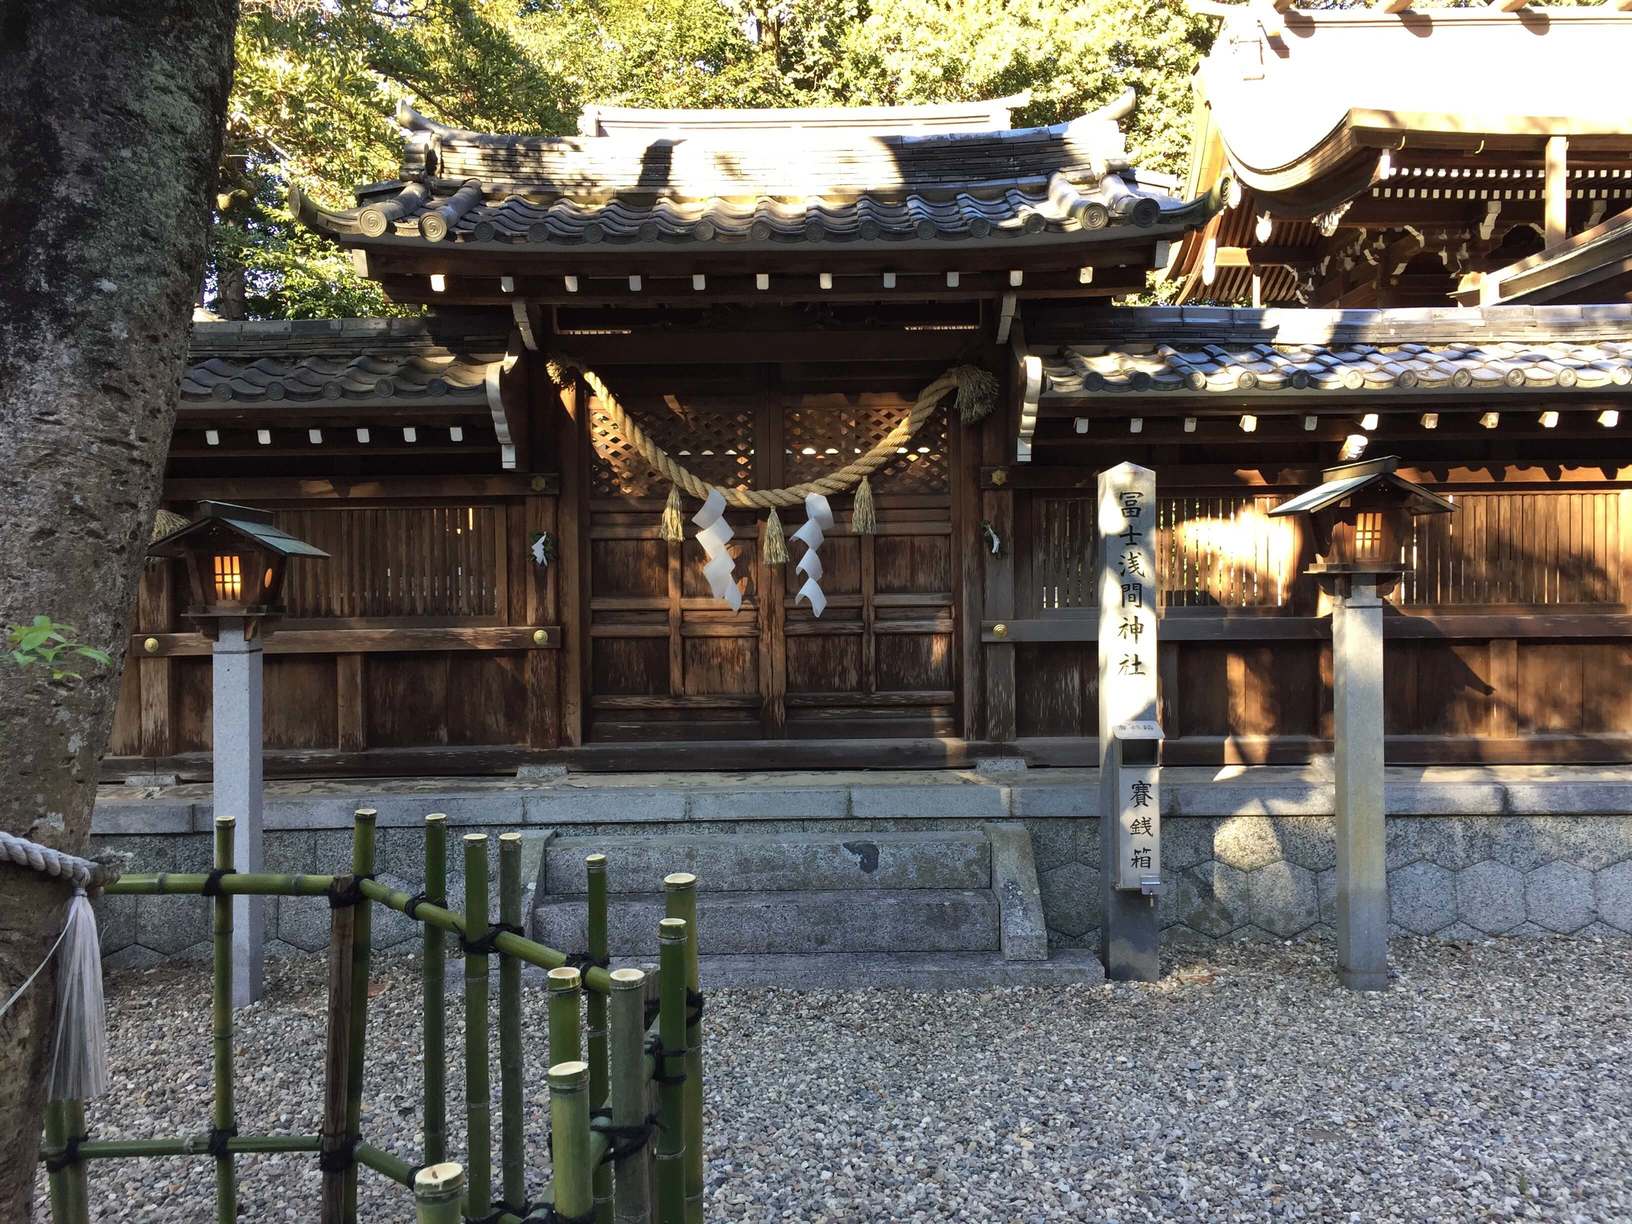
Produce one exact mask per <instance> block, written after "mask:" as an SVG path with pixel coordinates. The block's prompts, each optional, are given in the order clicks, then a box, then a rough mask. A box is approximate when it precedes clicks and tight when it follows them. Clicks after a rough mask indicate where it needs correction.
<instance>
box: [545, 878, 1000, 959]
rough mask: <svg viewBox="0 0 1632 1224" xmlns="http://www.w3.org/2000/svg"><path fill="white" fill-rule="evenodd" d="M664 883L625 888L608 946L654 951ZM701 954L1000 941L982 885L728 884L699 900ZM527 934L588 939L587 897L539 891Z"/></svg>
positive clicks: (578, 945)
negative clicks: (655, 888)
mask: <svg viewBox="0 0 1632 1224" xmlns="http://www.w3.org/2000/svg"><path fill="white" fill-rule="evenodd" d="M663 906H664V899H663V895H662V894H661V893H631V894H625V895H623V896H620V897H617V898H614V900H613V902H612V904H611V907H610V922H609V926H610V942H611V948H612V954H613V955H614V956H643V955H644V956H653V955H655V954H656V952H657V923H658V920H659V919H660V918H662V917H663ZM697 924H698V928H699V938H700V941H701V947H702V955H703V958H704V959H705V960H706V959H707V958H708V957H710V956H731V955H749V954H757V955H763V954H767V953H777V954H794V953H814V952H820V953H830V952H991V953H994V954H995V953H996V952H997V951H998V949H999V944H1000V939H999V936H1000V930H999V927H1000V918H999V910H998V899H997V895H996V894H995V893H994V892H993V891H992V890H991V889H989V888H968V889H948V888H909V889H824V890H807V891H801V892H796V893H795V892H727V893H717V894H711V895H708V896H704V897H702V898H700V899H699V901H698V916H697ZM531 934H532V937H533V938H534V939H536V940H538V941H540V942H541V943H546V944H549V945H550V946H551V947H554V948H561V949H563V950H564V951H568V952H573V951H577V950H579V949H582V948H583V947H584V945H585V933H584V899H583V897H581V896H548V897H541V898H539V900H538V902H537V903H536V904H535V906H534V908H533V912H532V921H531Z"/></svg>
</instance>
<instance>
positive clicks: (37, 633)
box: [6, 616, 113, 680]
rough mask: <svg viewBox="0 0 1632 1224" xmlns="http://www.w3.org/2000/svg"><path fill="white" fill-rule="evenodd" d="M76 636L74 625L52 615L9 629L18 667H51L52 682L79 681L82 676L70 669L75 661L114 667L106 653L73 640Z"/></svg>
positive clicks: (10, 644)
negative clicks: (53, 617) (51, 616)
mask: <svg viewBox="0 0 1632 1224" xmlns="http://www.w3.org/2000/svg"><path fill="white" fill-rule="evenodd" d="M73 633H74V627H73V626H72V625H64V624H62V623H61V622H60V621H54V620H52V619H51V618H50V617H49V616H36V617H35V618H34V620H33V622H32V623H30V624H27V625H13V626H11V627H10V628H9V629H7V630H6V641H7V644H8V645H9V646H10V652H9V653H10V657H11V661H12V662H13V663H15V664H16V665H17V666H18V667H36V666H38V667H48V668H50V669H51V679H53V680H78V679H79V678H80V673H79V672H77V671H74V670H72V668H71V667H70V666H69V664H70V663H73V662H74V660H76V659H89V660H91V662H93V663H96V664H98V665H99V666H101V667H112V666H113V659H112V657H111V656H109V654H108V652H107V651H105V650H98V649H97V648H96V647H95V646H87V645H86V644H85V643H84V642H76V641H74V639H73V637H72V634H73Z"/></svg>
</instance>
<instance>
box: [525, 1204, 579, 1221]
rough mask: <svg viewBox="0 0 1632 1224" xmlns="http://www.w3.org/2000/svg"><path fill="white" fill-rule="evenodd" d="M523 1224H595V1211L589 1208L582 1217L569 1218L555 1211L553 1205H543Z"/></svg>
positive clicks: (536, 1208)
mask: <svg viewBox="0 0 1632 1224" xmlns="http://www.w3.org/2000/svg"><path fill="white" fill-rule="evenodd" d="M524 1224H595V1209H594V1208H593V1207H591V1208H590V1209H589V1210H588V1211H586V1212H584V1214H583V1215H575V1216H569V1215H562V1214H561V1213H560V1212H559V1211H557V1210H556V1209H555V1204H554V1203H545V1204H544V1205H543V1206H542V1207H535V1208H534V1209H533V1213H532V1214H531V1215H529V1216H527V1217H526V1219H525V1221H524Z"/></svg>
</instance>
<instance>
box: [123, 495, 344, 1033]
mask: <svg viewBox="0 0 1632 1224" xmlns="http://www.w3.org/2000/svg"><path fill="white" fill-rule="evenodd" d="M148 555H149V556H153V557H166V558H176V557H179V558H180V559H181V560H182V561H183V562H184V563H185V564H186V566H187V579H188V585H189V587H190V588H191V591H192V599H191V603H190V605H189V607H188V608H187V611H186V613H185V615H186V616H187V618H188V619H189V620H191V621H192V622H193V623H194V624H196V625H197V626H198V628H199V630H200V632H202V633H203V634H204V635H205V636H206V637H208V638H209V639H210V641H211V643H212V645H211V649H210V664H211V673H212V677H213V685H212V694H213V701H214V709H213V714H212V718H211V755H212V764H213V767H212V777H213V780H214V781H213V789H214V800H215V814H216V815H217V816H235V817H237V820H238V836H237V839H236V841H235V843H234V847H233V854H234V857H233V864H232V865H233V868H234V869H235V870H237V871H246V872H247V871H260V870H262V868H263V866H264V859H263V856H262V852H261V805H262V787H263V782H262V778H263V774H262V764H261V748H262V745H261V645H262V642H263V641H264V639H265V638H266V635H267V634H268V633H269V632H270V631H271V625H272V623H273V622H274V621H275V620H276V619H277V618H278V617H279V616H280V615H282V613H283V582H284V576H285V571H286V570H287V568H288V565H289V560H290V558H291V557H316V558H322V557H327V556H328V555H329V554H328V553H326V552H324V551H323V550H322V549H320V548H314V547H313V546H312V545H310V544H307V543H305V542H303V541H301V540H297V539H295V537H294V536H292V535H289V534H287V533H286V532H282V531H279V530H278V529H277V527H275V526H273V523H272V515H271V513H270V512H268V511H265V510H252V509H250V508H249V507H248V506H235V505H232V504H231V503H230V502H215V501H205V502H200V503H199V504H198V508H197V513H196V515H195V517H194V518H193V520H192V522H190V523H188V524H187V525H186V526H185V527H181V528H178V529H177V530H175V531H173V532H171V533H170V534H169V535H167V536H164V537H162V538H161V539H158V540H155V541H154V542H153V544H152V545H151V547H149V549H148ZM232 905H233V913H232V960H233V977H232V993H233V998H232V1002H233V1006H235V1007H237V1006H242V1005H243V1004H245V1003H252V1002H254V1001H255V1000H257V999H259V998H260V997H261V989H262V977H263V973H264V952H263V948H262V943H263V940H264V933H265V912H264V903H263V901H262V899H261V898H259V897H245V896H239V897H234V898H233V903H232Z"/></svg>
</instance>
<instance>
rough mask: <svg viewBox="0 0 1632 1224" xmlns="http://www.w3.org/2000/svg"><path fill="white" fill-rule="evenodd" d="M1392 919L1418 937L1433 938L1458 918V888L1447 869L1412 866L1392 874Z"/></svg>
mask: <svg viewBox="0 0 1632 1224" xmlns="http://www.w3.org/2000/svg"><path fill="white" fill-rule="evenodd" d="M1388 913H1389V917H1390V918H1391V919H1392V920H1393V921H1394V922H1397V923H1399V925H1400V926H1402V927H1404V928H1405V929H1406V930H1407V931H1410V932H1412V933H1413V934H1416V935H1432V934H1433V933H1434V932H1435V931H1437V930H1439V929H1440V928H1441V927H1446V926H1449V925H1450V924H1451V923H1452V922H1453V921H1454V920H1455V918H1456V887H1455V882H1454V880H1453V877H1452V875H1451V873H1450V872H1449V871H1446V870H1445V868H1443V867H1440V866H1437V865H1436V864H1434V863H1421V862H1419V863H1412V864H1410V865H1409V866H1406V867H1401V868H1399V870H1397V871H1391V872H1389V873H1388Z"/></svg>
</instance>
